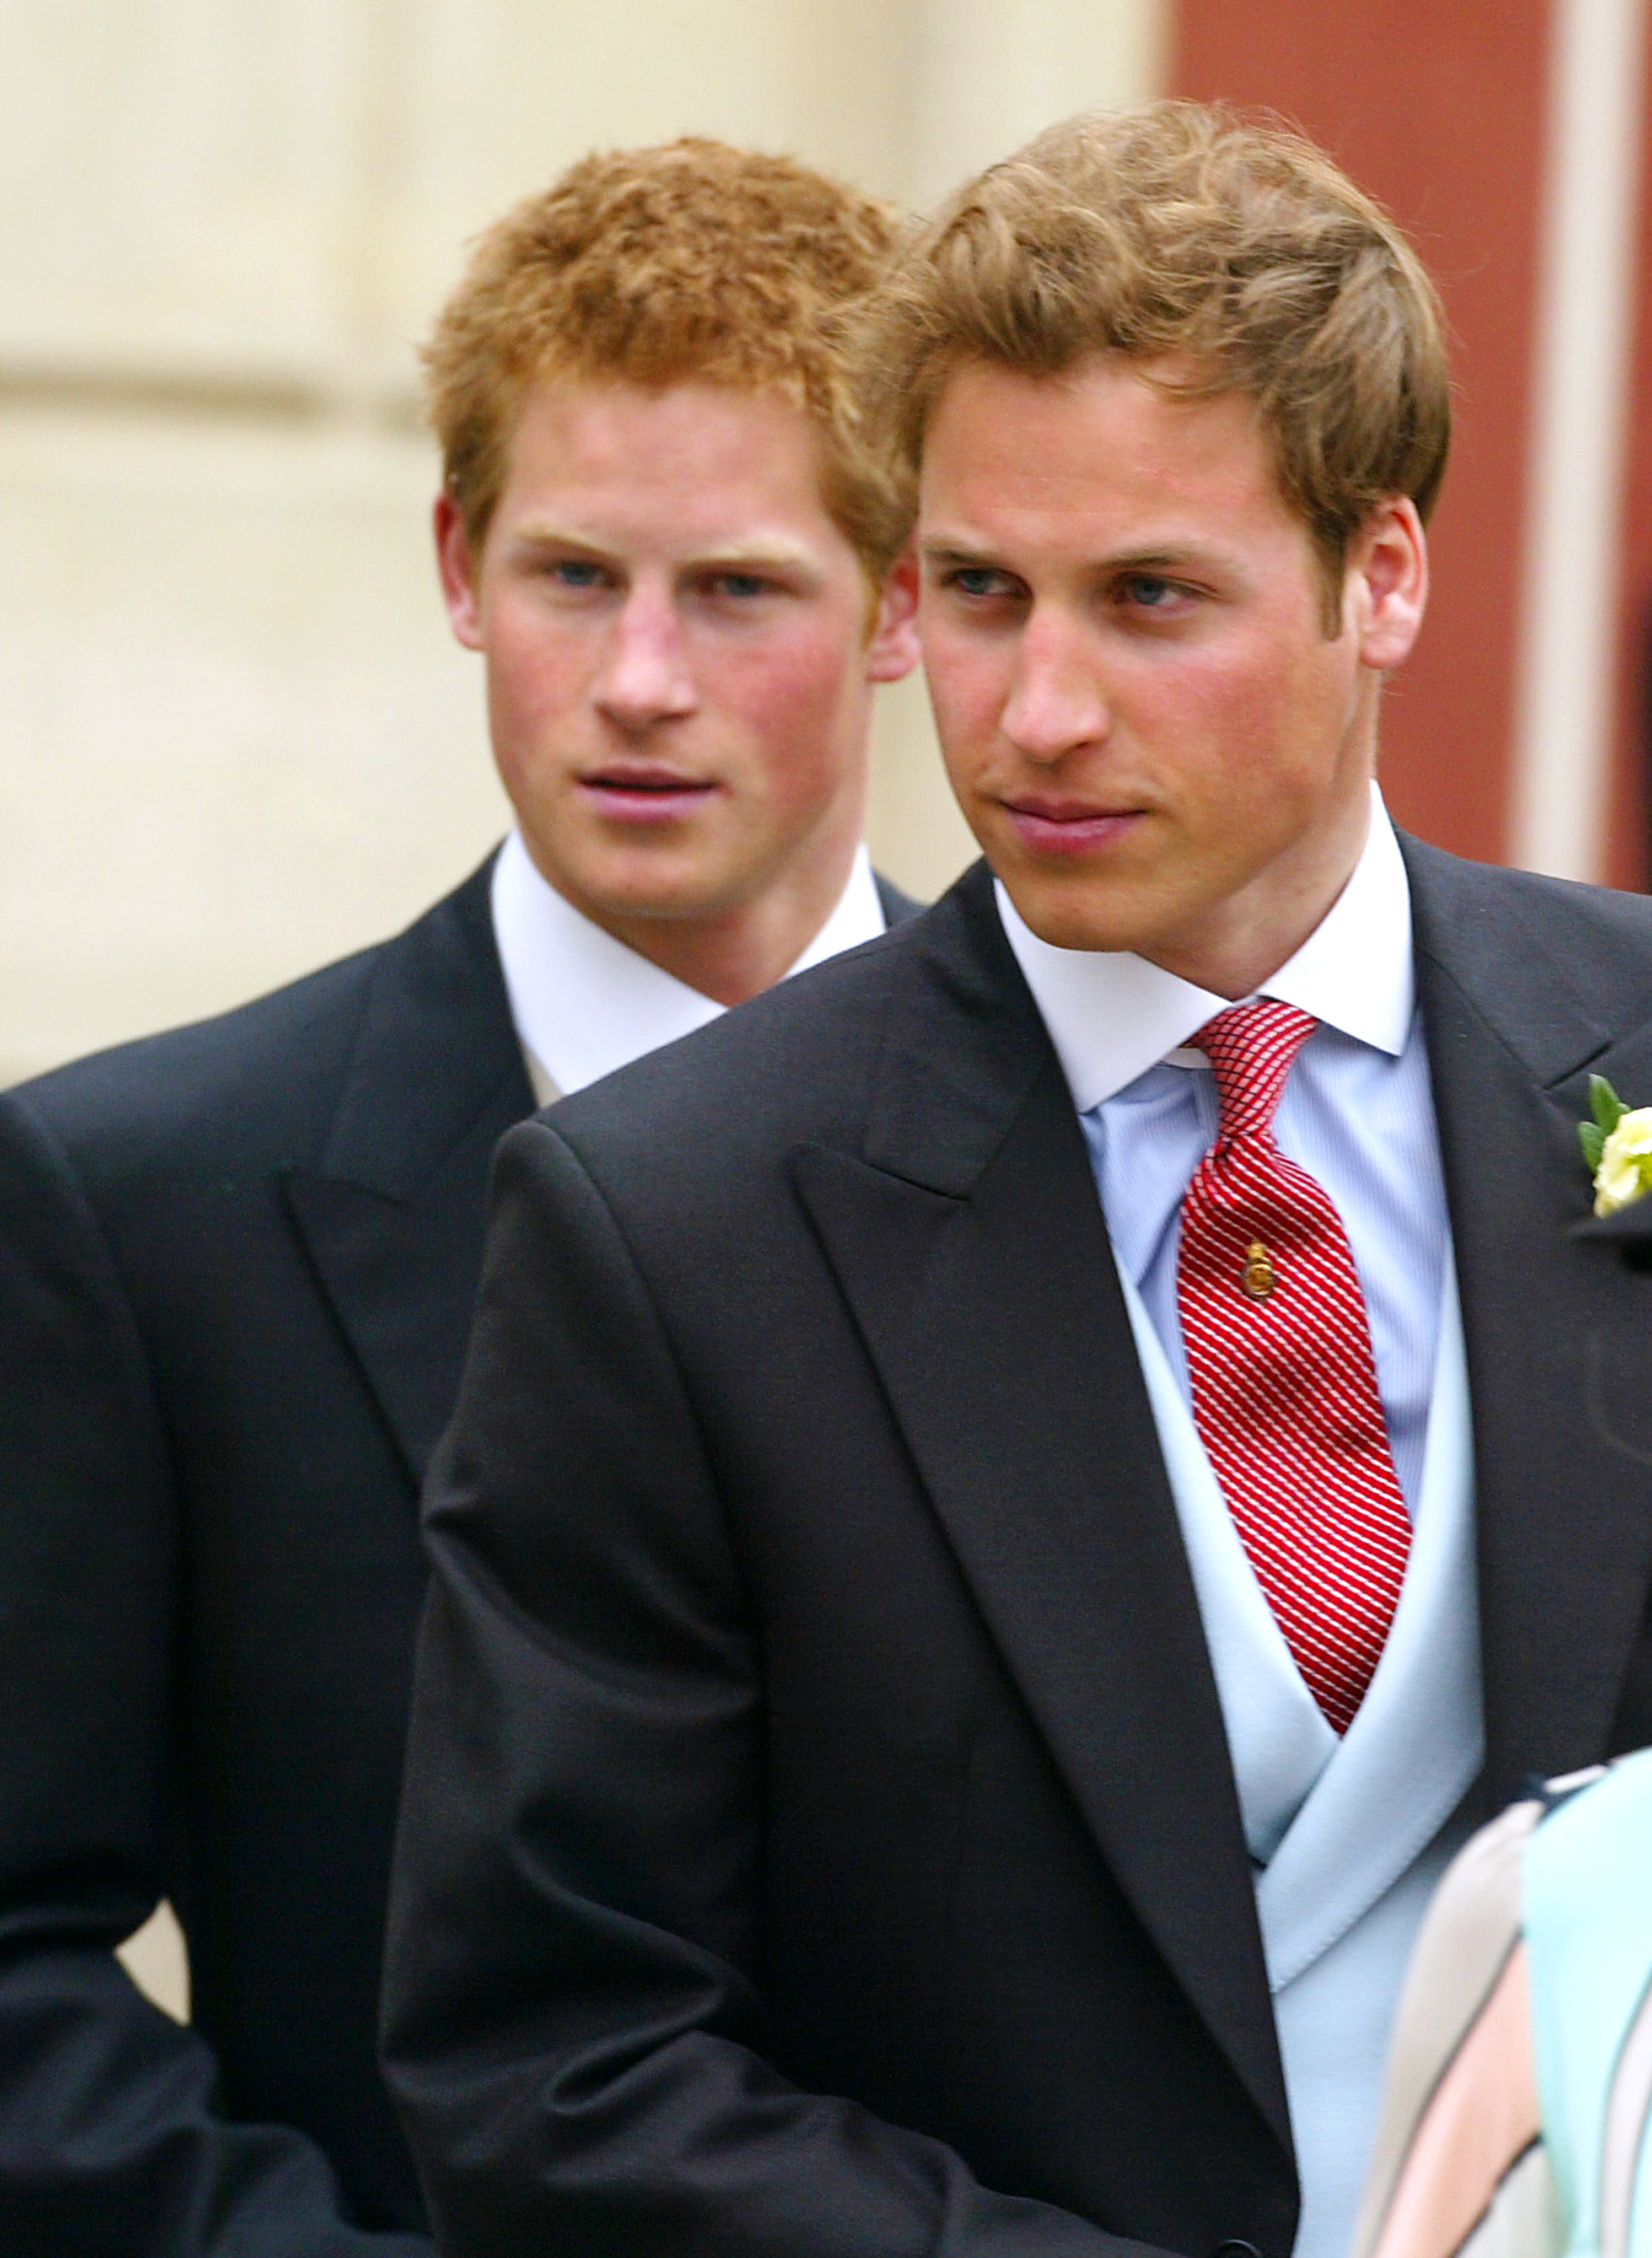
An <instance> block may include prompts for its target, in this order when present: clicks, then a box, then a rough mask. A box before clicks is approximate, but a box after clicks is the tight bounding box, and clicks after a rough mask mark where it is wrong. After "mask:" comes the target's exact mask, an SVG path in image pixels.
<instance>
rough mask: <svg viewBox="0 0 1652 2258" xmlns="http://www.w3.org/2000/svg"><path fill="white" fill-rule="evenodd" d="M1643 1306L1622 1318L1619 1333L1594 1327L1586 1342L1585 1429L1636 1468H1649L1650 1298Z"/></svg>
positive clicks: (1651, 1385)
mask: <svg viewBox="0 0 1652 2258" xmlns="http://www.w3.org/2000/svg"><path fill="white" fill-rule="evenodd" d="M1634 1298H1635V1300H1636V1301H1640V1300H1641V1299H1642V1298H1644V1299H1645V1300H1646V1301H1647V1303H1648V1307H1647V1308H1646V1309H1645V1310H1641V1311H1638V1312H1636V1311H1628V1312H1626V1313H1625V1314H1626V1319H1627V1322H1626V1323H1625V1324H1624V1325H1623V1327H1622V1328H1621V1330H1620V1329H1619V1328H1617V1327H1615V1326H1614V1327H1613V1328H1612V1329H1611V1330H1608V1329H1607V1328H1606V1327H1605V1326H1597V1327H1596V1329H1595V1331H1594V1332H1593V1333H1592V1334H1591V1336H1590V1339H1589V1356H1588V1364H1587V1373H1588V1389H1589V1424H1590V1425H1591V1426H1592V1428H1593V1429H1594V1431H1595V1432H1596V1434H1597V1435H1599V1438H1600V1439H1601V1441H1602V1442H1603V1443H1606V1445H1609V1447H1610V1448H1611V1449H1613V1450H1614V1451H1620V1452H1622V1453H1623V1455H1624V1456H1625V1457H1626V1458H1629V1459H1634V1460H1635V1461H1636V1462H1637V1463H1638V1464H1639V1465H1641V1466H1652V1295H1646V1294H1644V1292H1643V1291H1642V1292H1640V1293H1637V1294H1636V1295H1635V1296H1634Z"/></svg>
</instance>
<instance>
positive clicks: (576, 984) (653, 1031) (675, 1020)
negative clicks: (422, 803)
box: [493, 831, 883, 1097]
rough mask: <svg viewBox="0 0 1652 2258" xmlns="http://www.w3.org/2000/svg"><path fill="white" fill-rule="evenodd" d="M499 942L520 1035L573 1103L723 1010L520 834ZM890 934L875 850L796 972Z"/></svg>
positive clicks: (504, 862) (498, 894)
mask: <svg viewBox="0 0 1652 2258" xmlns="http://www.w3.org/2000/svg"><path fill="white" fill-rule="evenodd" d="M882 932H883V904H882V903H881V902H880V901H879V899H878V896H877V887H876V884H875V882H874V880H873V877H872V865H871V861H870V859H869V856H868V855H867V851H866V849H865V848H864V847H861V848H860V849H857V850H856V853H855V857H854V865H853V867H852V868H851V870H850V871H849V878H848V884H847V885H846V886H845V887H844V889H843V892H842V894H841V895H840V898H839V900H838V905H837V907H836V908H835V909H834V910H833V912H832V914H831V916H830V917H829V918H828V919H827V920H826V923H825V924H824V925H823V926H822V927H821V928H820V930H819V933H818V934H816V935H815V937H814V939H813V940H812V941H811V942H810V943H809V946H808V947H807V948H805V950H804V952H803V954H802V955H801V956H800V957H798V961H797V962H796V963H795V964H794V965H792V966H791V971H789V972H788V974H787V978H788V979H789V978H790V977H791V973H792V972H802V971H805V970H806V969H807V968H808V967H809V966H810V965H812V964H819V963H821V962H824V960H825V959H826V957H828V956H835V955H837V954H838V952H839V951H840V949H845V948H854V947H856V946H857V945H858V943H860V942H861V941H872V940H875V939H876V936H877V935H878V934H881V933H882ZM493 937H494V939H495V941H497V943H498V945H499V957H500V965H501V967H502V968H503V970H504V974H505V989H506V993H507V996H508V997H509V998H510V1008H511V1019H512V1020H513V1021H514V1025H515V1028H516V1039H517V1040H518V1041H519V1042H520V1043H521V1046H522V1047H523V1049H524V1050H525V1051H526V1052H527V1053H528V1057H529V1059H530V1061H536V1062H538V1064H539V1065H540V1066H541V1067H542V1068H543V1069H544V1071H545V1073H546V1074H547V1075H549V1077H550V1079H551V1081H552V1082H553V1083H555V1084H556V1087H557V1090H558V1091H560V1093H561V1094H562V1095H563V1096H564V1097H571V1096H572V1095H573V1093H574V1091H575V1090H583V1089H584V1088H585V1084H586V1083H591V1082H597V1081H599V1080H600V1078H601V1077H602V1076H604V1075H605V1074H613V1072H614V1071H615V1070H616V1069H618V1068H620V1067H622V1066H628V1065H629V1064H630V1062H631V1061H632V1060H633V1059H636V1058H641V1057H642V1054H643V1053H644V1052H645V1051H652V1050H657V1049H658V1048H659V1047H660V1045H661V1044H662V1043H669V1042H674V1041H675V1040H677V1036H679V1035H688V1034H692V1033H693V1032H694V1030H695V1028H696V1027H703V1026H705V1025H706V1024H707V1022H708V1021H709V1020H712V1019H718V1018H720V1016H721V1013H722V1010H723V1006H722V1005H720V1004H718V1003H714V1002H713V1000H712V998H710V997H709V996H702V995H701V994H700V992H699V991H698V989H697V988H691V987H689V986H688V985H687V983H685V982H684V981H681V980H678V979H677V977H676V976H675V975H674V974H672V973H670V972H666V971H663V970H662V969H661V968H660V966H658V965H657V964H653V963H650V962H649V959H648V958H647V957H646V956H639V955H638V954H637V952H636V950H635V949H634V948H627V947H626V945H625V943H624V942H623V941H616V940H615V939H614V937H613V934H611V933H605V932H604V931H603V929H602V927H600V926H599V925H593V924H592V921H591V920H590V919H589V918H588V917H586V916H585V914H584V912H582V911H579V910H577V909H576V908H575V907H574V905H573V904H572V903H571V901H567V900H565V899H564V897H563V896H562V895H561V894H559V893H558V892H557V890H556V888H555V887H554V886H552V885H550V884H548V883H547V881H546V880H545V879H544V878H542V877H541V876H540V873H539V872H538V870H536V869H535V867H534V863H533V861H532V859H531V857H530V856H529V855H528V849H527V848H526V847H525V846H524V845H523V843H522V836H521V832H520V831H513V832H512V833H511V834H510V836H509V838H508V839H507V841H505V844H504V846H503V847H502V848H500V852H499V858H498V860H497V861H496V862H495V863H494V865H493Z"/></svg>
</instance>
